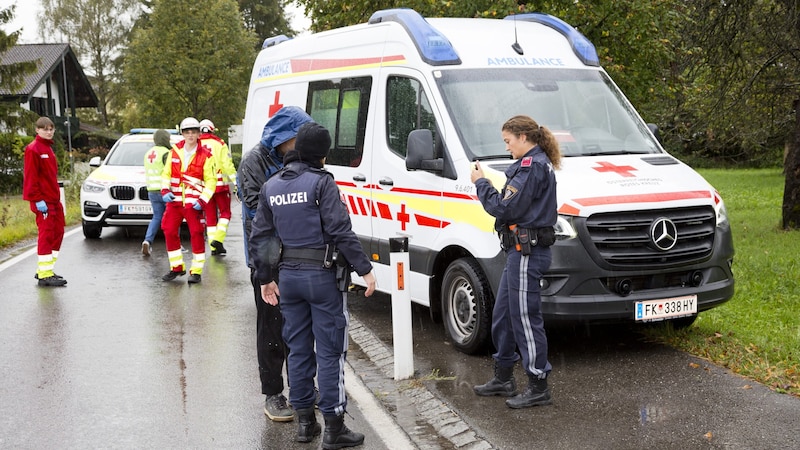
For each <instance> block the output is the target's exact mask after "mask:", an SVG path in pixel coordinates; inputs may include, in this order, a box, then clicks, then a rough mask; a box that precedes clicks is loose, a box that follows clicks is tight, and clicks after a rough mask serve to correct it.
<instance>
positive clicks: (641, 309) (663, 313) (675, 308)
mask: <svg viewBox="0 0 800 450" xmlns="http://www.w3.org/2000/svg"><path fill="white" fill-rule="evenodd" d="M635 306H636V307H635V312H634V314H635V319H636V320H637V321H642V322H649V321H653V320H664V319H669V318H672V317H684V316H691V315H692V314H697V296H696V295H685V296H683V297H673V298H664V299H660V300H645V301H641V302H636V304H635Z"/></svg>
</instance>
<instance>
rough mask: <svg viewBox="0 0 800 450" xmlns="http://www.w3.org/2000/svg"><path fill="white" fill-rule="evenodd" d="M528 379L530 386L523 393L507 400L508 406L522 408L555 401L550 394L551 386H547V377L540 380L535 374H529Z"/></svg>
mask: <svg viewBox="0 0 800 450" xmlns="http://www.w3.org/2000/svg"><path fill="white" fill-rule="evenodd" d="M528 379H529V381H528V387H527V388H525V390H524V391H522V393H521V394H519V395H517V396H515V397H512V398H510V399H508V400H506V406H508V407H509V408H514V409H521V408H530V407H532V406H544V405H550V404H552V403H553V397H552V396H551V395H550V388H549V387H547V379H546V378H545V379H542V380H540V379H538V378H536V377H535V376H534V375H528Z"/></svg>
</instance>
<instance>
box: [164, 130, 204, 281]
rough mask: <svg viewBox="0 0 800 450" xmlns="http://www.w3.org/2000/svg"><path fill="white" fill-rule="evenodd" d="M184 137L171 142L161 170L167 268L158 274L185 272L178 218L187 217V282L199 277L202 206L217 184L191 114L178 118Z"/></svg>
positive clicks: (173, 275) (171, 275)
mask: <svg viewBox="0 0 800 450" xmlns="http://www.w3.org/2000/svg"><path fill="white" fill-rule="evenodd" d="M180 128H181V135H182V136H183V140H182V141H180V142H178V143H177V144H175V145H173V146H172V149H171V150H170V153H169V155H170V156H169V159H167V164H166V165H164V171H163V172H162V173H161V197H162V198H163V199H164V201H165V202H166V203H167V210H166V212H164V218H163V220H162V222H161V229H162V230H163V231H164V240H165V241H166V243H167V258H169V267H170V271H169V272H167V273H166V275H164V276H163V277H161V279H162V280H164V281H172V280H174V279H175V278H177V277H178V276H180V275H185V274H186V267H185V266H184V263H183V254H182V253H181V237H180V227H181V222H183V220H186V225H187V226H188V228H189V234H190V236H191V242H192V267H191V269H189V272H190V275H189V280H188V282H189V284H196V283H199V282H200V281H201V275H202V273H203V266H204V265H205V263H206V242H205V238H204V234H205V230H204V228H203V206H205V204H206V203H208V201H209V199H211V196H212V195H214V188H215V186H216V184H217V175H216V170H214V169H215V168H214V162H213V160H212V157H211V151H210V150H209V149H208V148H207V147H205V146H203V145H201V144H200V142H199V140H198V137H199V136H200V122H198V121H197V119H195V118H194V117H187V118H185V119H183V120H182V121H181V125H180Z"/></svg>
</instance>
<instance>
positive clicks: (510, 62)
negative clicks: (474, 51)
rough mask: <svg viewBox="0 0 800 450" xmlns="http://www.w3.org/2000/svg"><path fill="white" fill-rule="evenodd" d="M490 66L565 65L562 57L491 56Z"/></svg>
mask: <svg viewBox="0 0 800 450" xmlns="http://www.w3.org/2000/svg"><path fill="white" fill-rule="evenodd" d="M487 65H488V66H558V67H560V66H563V65H564V61H561V58H524V57H516V58H489V61H488V63H487Z"/></svg>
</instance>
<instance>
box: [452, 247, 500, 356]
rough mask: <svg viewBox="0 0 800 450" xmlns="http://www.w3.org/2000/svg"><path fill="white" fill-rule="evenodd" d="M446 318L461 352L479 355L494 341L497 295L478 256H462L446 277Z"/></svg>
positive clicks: (454, 263) (453, 340)
mask: <svg viewBox="0 0 800 450" xmlns="http://www.w3.org/2000/svg"><path fill="white" fill-rule="evenodd" d="M441 299H442V320H443V321H444V327H445V331H446V332H447V335H448V337H449V339H450V341H451V342H452V343H453V346H454V347H455V348H456V349H457V350H459V351H460V352H463V353H466V354H475V353H478V352H480V351H482V350H484V349H485V348H486V347H487V346H488V345H489V344H490V343H491V329H492V304H493V302H494V294H493V293H492V290H491V285H490V284H489V280H488V279H487V278H486V275H484V273H483V271H482V270H481V268H480V265H478V262H477V261H475V259H474V258H460V259H457V260H455V261H453V262H452V263H450V265H449V266H448V267H447V270H446V271H445V273H444V278H442V290H441Z"/></svg>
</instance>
